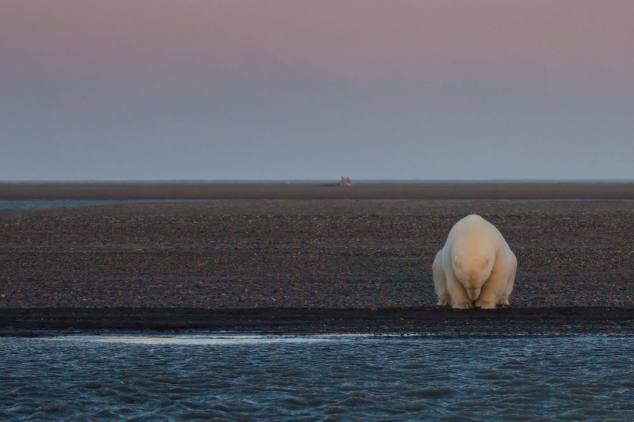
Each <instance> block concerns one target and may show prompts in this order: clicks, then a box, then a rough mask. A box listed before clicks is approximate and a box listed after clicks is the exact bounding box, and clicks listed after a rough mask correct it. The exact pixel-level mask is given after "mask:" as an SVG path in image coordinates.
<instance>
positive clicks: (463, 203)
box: [0, 200, 634, 309]
mask: <svg viewBox="0 0 634 422" xmlns="http://www.w3.org/2000/svg"><path fill="white" fill-rule="evenodd" d="M469 213H477V214H480V215H482V216H483V217H485V218H486V219H488V220H489V221H490V222H491V223H493V224H494V225H496V226H497V227H498V228H499V229H500V231H501V232H502V234H503V235H504V236H505V238H506V239H507V241H508V243H509V245H510V246H511V249H512V250H513V251H514V252H515V254H516V255H517V258H518V266H519V269H518V273H517V278H516V283H515V286H516V287H515V290H514V292H513V295H512V296H511V306H512V307H516V308H540V307H568V306H582V307H595V306H604V307H629V308H632V307H634V202H631V201H536V200H532V201H503V200H498V201H467V200H455V201H429V200H233V201H224V200H218V201H194V202H171V203H169V202H164V203H163V202H161V203H129V204H116V205H95V206H85V207H75V208H62V209H42V210H31V211H0V308H44V307H65V308H68V307H70V308H104V307H153V308H156V307H169V308H177V307H178V308H209V309H235V308H271V307H273V308H342V309H346V308H363V309H376V308H397V307H398V308H402V307H433V306H434V304H435V301H436V298H435V295H434V291H433V282H432V276H431V264H432V261H433V259H434V255H435V253H436V252H437V251H438V250H439V249H440V248H441V247H442V245H443V244H444V241H445V238H446V236H447V233H448V231H449V229H450V228H451V226H452V225H453V224H454V223H455V222H456V221H458V220H459V219H460V218H462V217H463V216H465V215H467V214H469Z"/></svg>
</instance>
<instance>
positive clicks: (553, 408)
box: [0, 336, 634, 421]
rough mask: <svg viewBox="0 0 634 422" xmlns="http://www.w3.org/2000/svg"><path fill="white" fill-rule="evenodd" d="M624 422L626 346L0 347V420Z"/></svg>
mask: <svg viewBox="0 0 634 422" xmlns="http://www.w3.org/2000/svg"><path fill="white" fill-rule="evenodd" d="M211 417H220V418H225V419H233V420H260V419H269V420H324V419H333V420H368V419H381V420H391V419H392V420H403V419H423V418H433V419H445V420H481V419H493V420H498V419H507V420H508V419H512V420H533V419H540V420H543V418H552V420H566V419H570V420H579V419H595V420H604V419H608V418H612V419H617V420H632V419H633V418H634V337H596V336H595V337H592V336H587V337H583V336H580V337H541V338H534V337H533V338H531V337H519V338H518V337H514V338H446V339H440V338H431V339H430V338H415V337H413V338H399V337H383V338H377V337H353V336H351V337H346V336H335V337H304V338H297V337H258V336H242V337H229V336H225V337H204V336H189V337H187V336H179V337H114V336H111V337H108V336H104V337H81V338H80V337H66V338H53V339H23V338H5V339H0V419H3V418H6V419H27V420H28V419H33V420H47V419H55V420H71V419H72V420H82V419H83V420H100V419H110V418H116V419H127V418H134V419H135V420H148V421H154V420H161V419H164V420H168V419H169V420H173V419H178V420H190V419H208V418H211Z"/></svg>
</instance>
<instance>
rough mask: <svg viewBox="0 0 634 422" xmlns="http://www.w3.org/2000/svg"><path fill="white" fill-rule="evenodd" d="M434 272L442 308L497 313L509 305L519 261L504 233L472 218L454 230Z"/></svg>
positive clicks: (434, 265) (459, 223) (467, 217)
mask: <svg viewBox="0 0 634 422" xmlns="http://www.w3.org/2000/svg"><path fill="white" fill-rule="evenodd" d="M432 270H433V275H434V285H435V288H436V294H437V295H438V305H439V306H451V307H452V308H458V309H468V308H473V307H474V306H475V307H476V308H482V309H495V308H496V306H497V305H509V296H510V295H511V291H512V290H513V283H514V282H515V271H516V270H517V259H516V258H515V254H514V253H513V252H512V251H511V249H510V248H509V245H508V244H507V243H506V240H504V237H502V234H501V233H500V231H499V230H498V229H497V228H495V226H494V225H493V224H491V223H489V222H488V221H486V220H485V219H484V218H482V217H480V216H479V215H475V214H472V215H468V216H466V217H465V218H463V219H462V220H460V221H458V222H457V223H456V224H455V225H454V226H453V227H452V228H451V230H450V231H449V236H448V237H447V242H446V243H445V246H444V247H443V248H442V249H441V250H440V251H439V252H438V254H436V259H434V264H433V267H432Z"/></svg>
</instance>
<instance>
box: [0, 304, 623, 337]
mask: <svg viewBox="0 0 634 422" xmlns="http://www.w3.org/2000/svg"><path fill="white" fill-rule="evenodd" d="M148 331H151V332H160V333H163V334H164V333H166V332H169V333H172V334H196V333H205V334H262V335H319V334H369V335H405V334H407V335H419V336H432V335H433V336H518V335H599V334H605V335H634V308H613V307H597V308H590V307H557V308H539V309H530V308H529V309H527V308H502V309H497V310H493V311H481V310H453V309H447V308H402V309H398V308H395V309H376V310H363V309H230V310H212V309H166V308H139V309H135V308H121V309H114V308H108V309H80V308H71V309H64V308H57V309H51V308H42V309H0V338H1V337H44V336H50V335H77V334H116V333H128V334H142V333H147V332H148Z"/></svg>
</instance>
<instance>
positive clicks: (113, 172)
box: [0, 0, 634, 180]
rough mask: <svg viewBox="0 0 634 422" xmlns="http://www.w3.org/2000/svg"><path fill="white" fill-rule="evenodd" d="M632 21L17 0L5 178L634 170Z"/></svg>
mask: <svg viewBox="0 0 634 422" xmlns="http://www.w3.org/2000/svg"><path fill="white" fill-rule="evenodd" d="M632 22H634V2H631V1H628V0H623V1H617V0H606V1H602V2H597V1H586V0H558V1H550V0H549V1H546V0H532V1H529V0H518V1H513V2H508V1H505V0H504V1H502V0H476V1H472V2H464V1H457V0H433V1H408V0H401V1H399V0H396V1H392V2H383V1H373V0H368V1H361V0H350V1H346V2H340V1H335V0H323V1H312V0H306V1H302V2H294V1H291V0H269V1H266V2H259V1H250V0H244V1H233V0H232V1H224V0H218V1H213V0H212V1H202V0H192V1H188V2H172V1H163V0H157V1H150V0H125V1H123V0H114V1H109V2H99V3H93V2H85V1H77V0H57V1H55V2H48V1H37V0H28V1H17V0H0V180H187V179H194V180H237V179H247V180H254V179H264V180H272V179H288V180H307V179H337V178H339V176H341V175H346V176H350V177H352V178H353V180H354V179H357V180H358V179H426V180H439V179H444V180H447V179H451V180H458V179H464V180H476V179H566V180H570V179H584V180H589V179H628V180H631V179H634V166H633V165H632V164H631V160H632V157H634V139H633V134H634V119H633V117H632V116H634V76H633V75H634V42H632V40H634V26H633V25H632V24H631V23H632Z"/></svg>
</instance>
